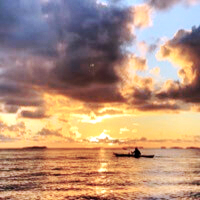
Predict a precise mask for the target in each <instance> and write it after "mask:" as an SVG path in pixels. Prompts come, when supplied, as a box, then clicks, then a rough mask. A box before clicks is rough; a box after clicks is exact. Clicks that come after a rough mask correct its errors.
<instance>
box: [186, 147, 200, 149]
mask: <svg viewBox="0 0 200 200" xmlns="http://www.w3.org/2000/svg"><path fill="white" fill-rule="evenodd" d="M186 149H200V147H187V148H186Z"/></svg>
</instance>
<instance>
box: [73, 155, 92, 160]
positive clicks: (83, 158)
mask: <svg viewBox="0 0 200 200" xmlns="http://www.w3.org/2000/svg"><path fill="white" fill-rule="evenodd" d="M76 158H77V159H82V160H85V159H91V158H90V157H84V156H78V157H76Z"/></svg>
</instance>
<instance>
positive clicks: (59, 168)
mask: <svg viewBox="0 0 200 200" xmlns="http://www.w3.org/2000/svg"><path fill="white" fill-rule="evenodd" d="M52 170H56V171H59V170H63V168H62V167H55V168H53V169H52Z"/></svg>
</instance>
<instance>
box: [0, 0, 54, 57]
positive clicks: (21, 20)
mask: <svg viewBox="0 0 200 200" xmlns="http://www.w3.org/2000/svg"><path fill="white" fill-rule="evenodd" d="M41 10H42V4H41V2H40V0H29V1H25V0H15V1H12V0H1V1H0V27H1V28H0V44H1V46H2V47H6V48H17V49H23V50H25V49H26V50H28V51H30V52H32V53H34V52H35V53H40V54H44V55H51V56H52V55H53V54H55V53H56V52H55V49H54V48H53V44H54V42H55V39H54V32H53V31H50V27H49V26H48V24H47V23H46V22H45V20H44V16H43V13H42V11H41ZM48 40H49V41H51V42H49V41H48Z"/></svg>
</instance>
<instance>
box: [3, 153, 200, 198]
mask: <svg viewBox="0 0 200 200" xmlns="http://www.w3.org/2000/svg"><path fill="white" fill-rule="evenodd" d="M113 152H123V153H124V152H125V151H122V150H104V149H100V150H97V149H95V150H94V149H92V150H80V149H76V150H75V149H73V150H69V149H68V150H67V149H60V150H58V149H57V150H55V149H47V150H0V199H13V200H15V199H16V200H18V199H19V200H24V199H33V200H36V199H37V200H38V199H45V200H50V199H55V200H60V199H69V200H74V199H83V200H84V199H87V200H88V199H90V200H115V199H116V200H122V199H123V200H129V199H146V200H156V199H200V150H185V149H162V150H161V149H142V150H141V152H142V153H143V154H155V157H154V158H153V159H152V158H151V159H150V158H140V159H136V158H131V157H121V158H117V157H115V156H114V155H113Z"/></svg>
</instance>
